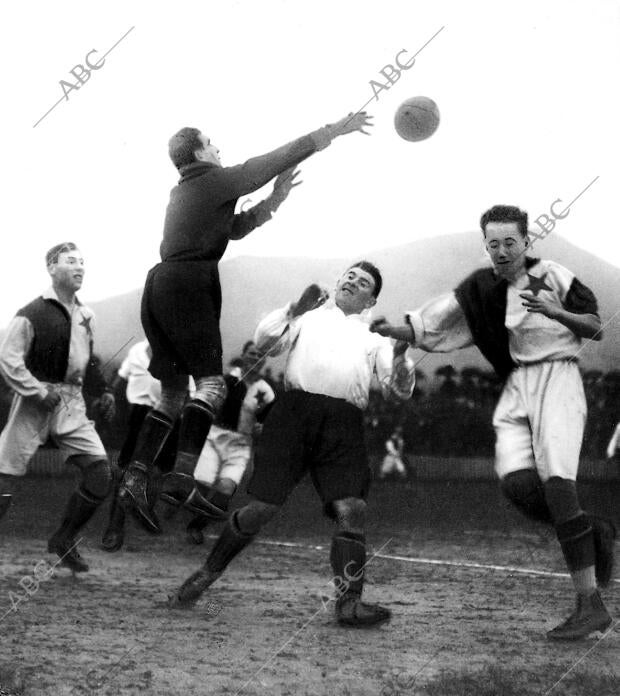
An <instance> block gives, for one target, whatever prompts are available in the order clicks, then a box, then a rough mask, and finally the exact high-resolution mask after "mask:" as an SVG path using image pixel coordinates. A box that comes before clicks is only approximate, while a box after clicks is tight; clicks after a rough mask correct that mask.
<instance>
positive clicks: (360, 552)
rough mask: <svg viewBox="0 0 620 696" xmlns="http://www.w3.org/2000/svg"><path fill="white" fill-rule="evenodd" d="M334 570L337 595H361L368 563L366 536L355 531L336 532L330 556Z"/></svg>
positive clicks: (338, 596)
mask: <svg viewBox="0 0 620 696" xmlns="http://www.w3.org/2000/svg"><path fill="white" fill-rule="evenodd" d="M329 560H330V561H331V565H332V570H333V572H334V578H333V583H334V586H335V588H336V597H337V598H340V597H342V596H344V595H347V594H355V595H358V596H359V595H361V594H362V589H363V587H364V567H365V565H366V537H365V536H364V535H363V534H354V533H353V532H336V534H334V536H333V537H332V547H331V552H330V556H329Z"/></svg>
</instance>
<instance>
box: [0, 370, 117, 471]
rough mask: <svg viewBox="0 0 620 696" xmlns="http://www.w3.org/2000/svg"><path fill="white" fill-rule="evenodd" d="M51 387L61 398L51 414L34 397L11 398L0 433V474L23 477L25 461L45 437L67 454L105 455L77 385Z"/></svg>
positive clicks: (43, 442) (41, 443)
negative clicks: (9, 409) (0, 432)
mask: <svg viewBox="0 0 620 696" xmlns="http://www.w3.org/2000/svg"><path fill="white" fill-rule="evenodd" d="M54 386H55V388H56V390H57V391H58V393H59V394H60V395H61V398H62V401H61V403H60V404H59V405H58V406H57V407H56V408H55V409H54V411H53V412H51V413H50V412H49V411H45V410H44V409H43V408H42V407H41V405H40V403H39V402H38V400H37V398H36V397H34V398H33V397H24V396H20V395H19V394H16V395H15V396H14V397H13V403H12V404H11V411H10V413H9V418H8V421H7V424H6V426H5V427H4V430H3V431H2V434H0V474H10V475H12V476H23V475H24V474H25V473H26V471H27V470H28V462H29V461H30V460H31V459H32V456H33V455H34V453H35V452H36V451H37V450H38V449H39V447H40V446H41V445H43V444H45V442H46V441H47V439H48V438H51V439H52V440H53V442H54V443H55V444H56V445H57V446H58V447H59V448H60V449H61V450H62V451H63V452H66V453H67V456H71V455H72V454H91V455H95V456H98V457H102V458H103V457H106V456H107V455H106V451H105V448H104V446H103V443H102V442H101V438H100V437H99V435H98V434H97V431H96V430H95V424H94V423H93V421H91V420H88V417H87V415H86V404H85V403H84V397H83V396H82V390H81V389H80V387H77V386H74V385H70V384H57V385H54Z"/></svg>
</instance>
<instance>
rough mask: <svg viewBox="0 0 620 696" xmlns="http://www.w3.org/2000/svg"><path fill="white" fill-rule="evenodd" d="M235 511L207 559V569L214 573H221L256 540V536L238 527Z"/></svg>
mask: <svg viewBox="0 0 620 696" xmlns="http://www.w3.org/2000/svg"><path fill="white" fill-rule="evenodd" d="M236 518H237V512H236V511H235V512H234V513H233V514H232V515H231V516H230V519H229V520H228V521H227V522H226V524H225V525H224V528H223V529H222V531H221V533H220V536H219V537H218V539H217V541H216V542H215V545H214V546H213V548H212V549H211V553H210V554H209V557H208V558H207V561H206V565H207V568H208V569H209V570H210V571H211V572H212V573H221V572H222V571H223V570H224V569H225V568H226V566H227V565H228V564H229V563H230V562H231V561H232V559H233V558H234V557H235V556H236V555H237V554H238V553H240V552H241V551H243V549H244V548H245V547H246V546H247V545H248V544H249V543H250V542H251V541H252V540H253V539H254V537H255V536H256V535H255V534H244V533H243V532H242V531H241V530H240V529H239V526H238V525H237V520H236Z"/></svg>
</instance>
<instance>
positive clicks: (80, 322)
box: [0, 288, 95, 399]
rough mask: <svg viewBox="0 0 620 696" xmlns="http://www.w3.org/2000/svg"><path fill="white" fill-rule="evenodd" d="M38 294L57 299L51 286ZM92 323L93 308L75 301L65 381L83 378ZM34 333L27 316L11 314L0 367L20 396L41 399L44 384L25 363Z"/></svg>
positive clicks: (91, 337)
mask: <svg viewBox="0 0 620 696" xmlns="http://www.w3.org/2000/svg"><path fill="white" fill-rule="evenodd" d="M42 296H43V298H45V299H50V298H51V299H55V300H57V301H58V302H60V300H59V299H58V296H57V295H56V293H55V291H54V290H53V288H49V289H48V290H46V291H45V292H44V293H43V295H42ZM94 324H95V315H94V314H93V311H92V310H91V309H90V308H89V307H87V306H86V305H83V304H81V303H79V302H77V301H76V302H75V303H74V305H73V308H72V311H71V341H70V344H69V359H68V362H67V372H66V373H65V378H64V381H65V382H67V383H70V384H74V385H81V384H82V382H83V381H84V375H85V374H86V367H87V365H88V362H89V360H90V351H91V342H92V339H93V333H94ZM34 337H35V336H34V329H33V326H32V324H31V323H30V320H29V319H27V318H26V317H23V316H16V317H13V319H12V321H11V323H10V324H9V327H8V329H7V332H6V335H5V337H4V340H3V341H2V345H1V346H0V370H1V371H2V375H3V377H4V379H5V380H6V382H7V384H8V385H9V386H10V387H11V389H13V391H15V392H17V393H18V394H21V395H22V396H39V397H40V398H42V399H43V398H45V396H46V394H47V387H46V386H45V384H43V383H42V382H40V381H39V380H38V379H37V378H36V377H35V376H34V375H33V374H32V372H30V370H29V369H28V368H27V367H26V356H27V355H28V352H29V351H30V348H31V346H32V342H33V340H34Z"/></svg>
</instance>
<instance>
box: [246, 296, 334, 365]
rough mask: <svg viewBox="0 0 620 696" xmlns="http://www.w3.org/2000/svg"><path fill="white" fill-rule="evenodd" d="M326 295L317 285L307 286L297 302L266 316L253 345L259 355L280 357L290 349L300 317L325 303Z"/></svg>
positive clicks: (258, 328) (255, 335)
mask: <svg viewBox="0 0 620 696" xmlns="http://www.w3.org/2000/svg"><path fill="white" fill-rule="evenodd" d="M328 297H329V295H328V293H327V292H326V291H325V290H324V289H323V288H321V287H320V286H318V285H315V284H312V285H309V286H308V287H307V288H306V289H305V290H304V291H303V292H302V294H301V297H300V298H299V299H298V300H297V302H289V303H288V304H287V305H286V306H285V307H282V308H281V309H276V310H275V311H273V312H271V314H268V315H267V316H266V317H265V318H264V319H263V320H262V321H261V322H260V323H259V325H258V326H257V327H256V332H255V334H254V343H256V347H257V348H258V350H260V352H261V353H263V354H266V353H269V355H280V354H281V353H283V352H284V351H285V350H287V349H288V348H290V347H291V345H292V343H293V341H294V340H295V338H296V337H297V335H298V333H299V329H300V319H301V317H302V315H304V314H305V313H306V312H309V311H311V310H313V309H316V308H317V307H320V306H321V305H322V304H324V303H325V301H326V300H327V298H328Z"/></svg>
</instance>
